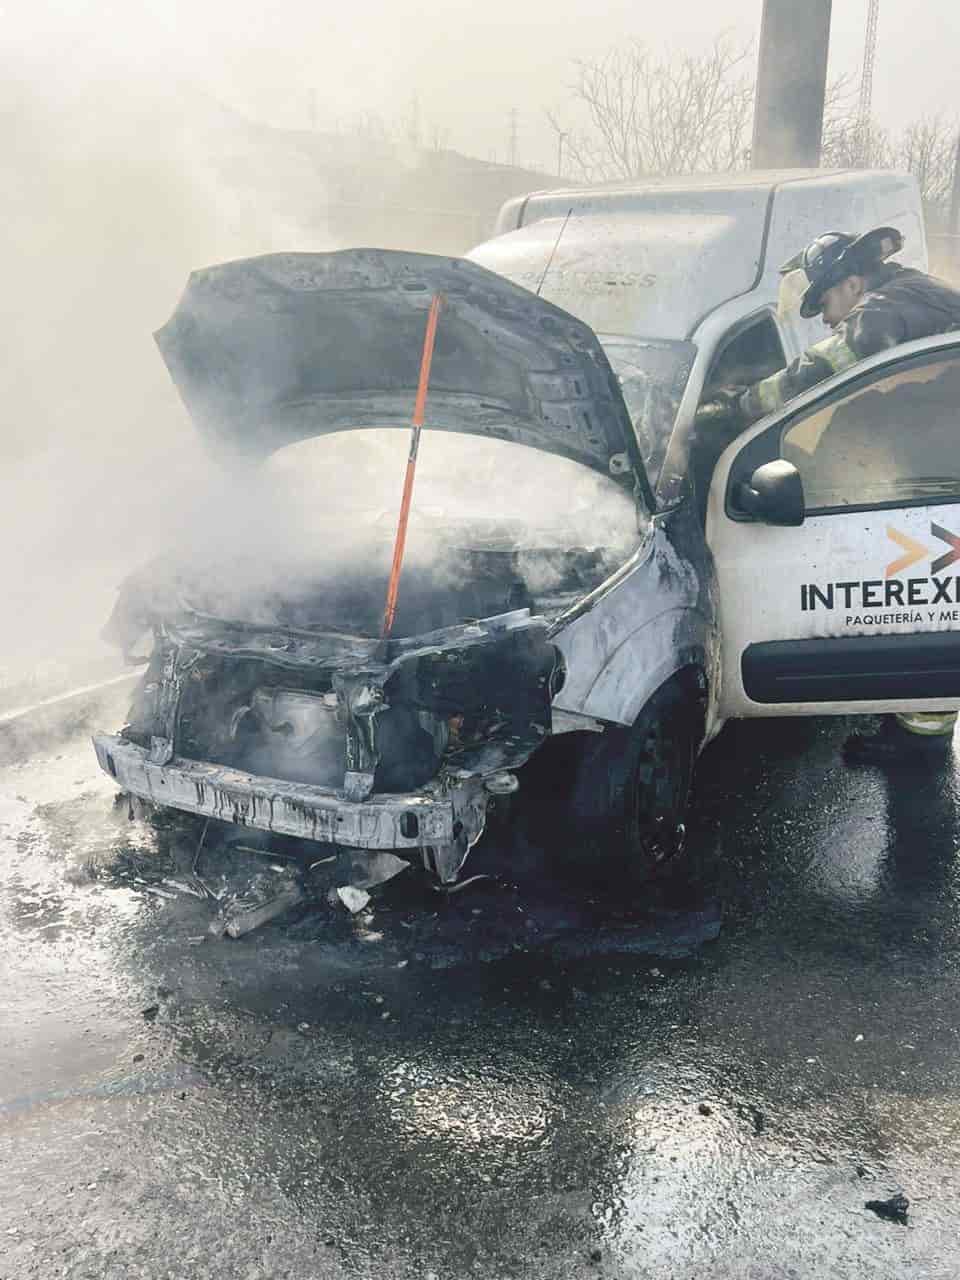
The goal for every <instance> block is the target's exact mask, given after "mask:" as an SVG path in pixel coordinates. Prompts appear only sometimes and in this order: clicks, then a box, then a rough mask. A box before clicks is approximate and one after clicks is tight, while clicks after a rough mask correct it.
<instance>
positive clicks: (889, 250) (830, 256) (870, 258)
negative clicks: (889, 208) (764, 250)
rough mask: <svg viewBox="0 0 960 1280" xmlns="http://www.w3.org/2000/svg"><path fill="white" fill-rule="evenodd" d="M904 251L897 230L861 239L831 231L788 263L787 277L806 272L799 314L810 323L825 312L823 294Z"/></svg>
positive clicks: (886, 229) (880, 229) (878, 231)
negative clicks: (789, 273) (848, 277)
mask: <svg viewBox="0 0 960 1280" xmlns="http://www.w3.org/2000/svg"><path fill="white" fill-rule="evenodd" d="M902 248H903V236H902V235H901V234H900V232H899V231H897V230H896V229H895V228H894V227H877V228H876V229H875V230H873V231H868V232H866V234H865V235H862V236H851V235H847V234H845V233H844V232H842V231H828V232H826V233H825V234H824V235H822V236H817V238H816V240H814V241H813V243H812V244H808V245H807V247H806V248H805V249H804V250H803V251H802V252H801V253H798V254H797V256H796V257H795V258H791V259H790V261H789V262H785V263H784V264H783V266H782V267H781V268H780V270H781V272H782V273H784V274H786V273H787V272H790V271H796V270H798V269H801V270H803V272H804V273H805V275H806V277H807V280H808V281H809V284H808V285H807V289H806V292H805V293H804V295H803V301H802V302H801V304H800V314H801V315H802V316H803V317H804V319H806V320H809V319H811V318H812V317H813V316H817V315H819V314H820V312H821V311H822V310H823V295H824V294H825V293H826V291H827V290H828V289H832V288H833V286H834V285H837V284H839V283H840V282H841V280H845V279H846V278H847V276H856V275H867V274H869V272H871V271H873V270H875V269H876V268H877V267H878V266H879V265H880V264H881V262H885V261H886V260H887V258H889V257H892V256H893V254H895V253H899V252H900V250H901V249H902Z"/></svg>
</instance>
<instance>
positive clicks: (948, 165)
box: [895, 116, 957, 221]
mask: <svg viewBox="0 0 960 1280" xmlns="http://www.w3.org/2000/svg"><path fill="white" fill-rule="evenodd" d="M956 155H957V127H956V125H955V124H948V123H947V122H946V121H945V120H943V119H942V117H940V116H933V117H931V118H929V119H926V120H917V121H915V122H914V123H913V124H911V125H908V126H907V128H906V129H905V130H904V132H903V134H902V135H901V136H900V138H899V139H898V143H897V146H896V149H895V164H896V167H897V168H898V169H901V168H902V169H909V171H910V172H911V173H912V174H913V175H914V176H915V177H916V179H917V181H918V182H919V184H920V190H921V192H922V194H923V199H924V202H925V204H926V205H927V207H928V209H929V210H930V212H931V213H932V214H934V215H937V214H940V215H942V217H943V219H944V221H946V216H947V211H948V209H949V208H950V197H951V194H952V191H953V170H954V164H955V163H956Z"/></svg>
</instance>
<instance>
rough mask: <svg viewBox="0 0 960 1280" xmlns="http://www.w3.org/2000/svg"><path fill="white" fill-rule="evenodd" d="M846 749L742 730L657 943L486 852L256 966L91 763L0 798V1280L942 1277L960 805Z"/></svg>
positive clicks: (951, 780)
mask: <svg viewBox="0 0 960 1280" xmlns="http://www.w3.org/2000/svg"><path fill="white" fill-rule="evenodd" d="M847 727H848V726H845V725H843V724H841V723H833V724H827V725H825V724H822V723H821V724H814V723H812V722H794V723H780V724H768V725H762V724H761V725H753V726H734V727H733V728H731V729H728V730H727V731H726V732H725V733H724V734H723V735H722V737H721V739H720V740H719V741H718V743H717V744H715V745H714V746H713V747H712V748H711V749H710V751H709V753H708V755H707V756H706V757H705V758H704V761H703V762H702V769H701V777H700V785H699V791H698V802H697V810H696V815H695V820H694V822H693V824H692V831H691V858H692V865H693V868H694V872H695V875H694V885H695V887H693V888H687V887H684V886H683V885H682V884H677V885H674V886H672V887H669V888H668V889H667V891H666V893H665V896H663V897H661V898H660V899H659V900H658V901H657V902H655V903H652V904H649V903H648V904H646V907H645V908H644V910H643V911H641V912H640V913H639V914H638V913H637V911H636V910H634V909H632V908H631V909H628V908H627V906H626V904H625V903H624V902H623V900H622V895H614V897H613V899H612V900H611V899H602V900H597V899H596V896H595V894H594V893H593V891H592V890H588V889H580V890H577V889H576V887H575V886H567V885H561V887H560V888H556V889H555V888H549V889H545V888H543V885H542V879H541V880H540V881H539V883H538V878H539V877H542V875H543V866H542V865H540V864H538V858H540V857H541V856H548V855H549V851H548V854H547V855H541V854H539V853H538V852H537V851H536V850H535V849H532V847H531V846H530V845H529V843H526V844H525V843H524V842H523V841H522V840H521V841H520V842H519V845H518V844H517V840H516V839H514V838H513V837H510V836H507V835H503V836H501V837H499V838H498V839H499V840H500V844H499V845H497V847H496V848H495V849H492V851H491V852H489V853H488V854H486V855H482V854H480V853H479V851H478V853H477V855H476V856H475V860H474V863H473V869H474V870H478V871H479V870H482V869H483V867H484V859H485V858H486V857H489V859H490V864H489V865H491V866H494V865H495V864H497V860H498V859H499V860H500V861H499V867H500V870H501V873H504V874H506V873H505V872H504V868H505V867H506V868H507V869H508V870H509V868H510V865H511V859H513V860H514V863H515V866H514V871H515V874H514V875H513V877H512V878H513V880H514V881H515V883H513V884H506V885H494V886H490V885H479V886H476V887H474V888H473V889H471V890H468V891H465V892H464V893H463V894H460V895H458V896H457V898H455V899H452V900H450V901H440V900H439V899H438V898H437V897H436V896H435V895H431V894H430V893H429V892H428V891H426V890H421V889H418V888H417V887H416V886H411V885H408V886H407V887H405V888H400V889H397V888H396V886H395V891H394V892H393V897H390V896H389V895H388V897H387V899H386V901H379V902H377V903H376V904H375V909H374V910H373V912H372V914H371V913H367V914H365V915H361V916H360V917H358V918H357V919H355V920H350V919H348V918H347V917H346V914H345V913H344V912H342V911H340V912H335V911H334V910H333V909H332V908H328V907H326V906H325V905H320V906H317V907H315V908H312V909H309V910H302V911H298V912H295V913H294V914H293V915H292V916H291V917H290V918H289V919H288V920H286V921H285V922H284V923H283V924H277V925H274V926H271V927H267V928H265V929H263V930H261V931H260V932H258V933H256V934H253V935H251V936H249V937H247V938H245V939H240V940H237V941H229V940H222V939H216V938H214V937H212V936H211V935H210V934H209V933H208V932H207V929H208V925H209V921H210V909H209V907H208V905H207V904H206V903H204V902H202V901H200V900H198V899H195V898H191V897H188V896H183V895H180V894H177V893H175V892H174V893H171V891H170V890H169V887H168V888H167V889H166V890H165V889H164V888H163V885H162V883H161V881H162V879H163V877H164V876H165V875H171V874H174V873H175V872H176V871H177V870H182V868H183V865H184V859H186V861H187V863H188V864H189V861H190V858H191V856H192V852H193V849H194V848H195V842H196V827H195V826H192V825H191V824H190V823H179V822H174V823H170V824H160V825H159V826H157V825H149V824H146V823H143V822H133V823H131V822H130V821H129V820H128V817H127V810H126V807H125V806H123V805H120V806H117V805H115V804H114V802H113V796H114V792H113V788H112V785H111V784H110V782H109V780H108V779H106V778H103V777H101V776H100V775H99V773H98V771H97V769H96V766H95V762H94V760H93V754H92V751H91V750H90V749H89V747H88V746H87V745H86V744H85V742H84V741H83V740H75V741H72V742H69V743H66V744H63V745H61V746H55V747H50V748H48V749H47V750H46V751H45V752H44V753H43V754H41V755H40V756H37V757H35V758H33V759H32V760H30V761H26V762H19V763H18V762H13V763H8V764H6V765H5V766H4V767H3V768H2V769H0V931H2V936H0V957H2V958H0V966H2V982H3V998H2V1002H0V1280H14V1278H17V1280H19V1278H20V1277H34V1276H35V1277H45V1278H46V1277H50V1276H67V1277H71V1278H72V1280H80V1277H84V1278H86V1277H91V1278H92V1277H97V1278H100V1277H111V1278H112V1277H118V1278H119V1277H123V1278H124V1280H126V1278H127V1277H141V1276H143V1277H151V1280H153V1278H160V1277H207V1276H216V1277H235V1276H236V1277H261V1276H270V1277H274V1276H276V1277H280V1276H289V1277H296V1278H300V1277H339V1276H364V1277H366V1276H369V1277H378V1278H379V1277H384V1278H386V1277H389V1278H391V1280H393V1278H394V1277H396V1278H397V1280H406V1277H419V1278H420V1280H426V1278H428V1277H435V1278H436V1280H453V1278H454V1277H456V1278H458V1280H459V1278H461V1277H478V1278H483V1280H500V1278H501V1277H503V1278H505V1277H517V1278H518V1280H520V1278H527V1277H530V1278H533V1277H537V1278H541V1277H542V1278H544V1280H545V1278H547V1277H550V1278H551V1280H553V1278H554V1277H557V1278H559V1277H580V1276H583V1277H588V1276H597V1277H621V1278H624V1280H625V1278H627V1277H630V1278H633V1277H636V1278H637V1280H639V1278H640V1277H643V1278H644V1280H654V1278H656V1280H666V1278H667V1277H671V1278H675V1280H681V1278H683V1280H687V1278H688V1277H689V1278H692V1277H698V1278H699V1277H703V1276H706V1275H709V1276H717V1277H744V1278H746V1277H750V1278H751V1280H779V1278H780V1277H784V1278H785V1277H798V1278H799V1277H802V1278H803V1280H806V1278H807V1277H818V1278H819V1277H869V1278H873V1277H884V1278H886V1277H905V1276H909V1277H944V1278H945V1277H955V1276H957V1275H958V1274H960V1243H958V1230H957V1222H958V1219H957V1193H958V1182H960V1173H958V1157H960V1093H958V1091H960V1052H958V1028H960V983H958V972H957V970H958V966H957V958H958V954H960V952H958V943H960V876H958V862H957V849H958V845H960V831H958V821H960V819H958V811H957V778H956V776H955V775H954V773H953V770H952V768H951V769H950V770H949V771H947V773H946V774H943V775H940V776H934V775H931V774H929V773H924V772H922V771H916V772H910V771H903V772H901V773H899V774H898V775H896V776H895V777H893V776H890V777H888V776H885V775H884V774H882V773H880V772H879V771H877V770H862V771H852V770H848V769H846V768H845V767H844V766H843V765H842V763H841V761H840V757H839V754H838V747H839V743H840V741H841V740H842V737H843V734H844V732H845V731H846V728H847ZM217 838H218V839H219V836H218V837H217ZM213 843H214V844H216V840H214V841H213ZM511 844H512V845H513V847H511ZM213 857H214V862H213V863H212V864H211V874H212V872H213V871H215V870H216V866H215V857H216V855H215V854H214V855H213ZM506 878H507V879H510V878H511V877H510V876H509V875H507V876H506ZM138 881H139V883H137V882H138ZM158 889H159V891H160V892H161V893H164V892H165V893H167V895H168V896H158V893H157V890H158ZM150 890H153V891H152V892H151V891H150ZM721 914H722V921H723V924H722V928H721V929H720V931H719V936H718V937H715V938H714V935H715V934H716V933H717V923H718V921H719V919H720V917H721ZM711 938H713V940H710V939H711ZM899 1190H902V1191H903V1192H904V1193H905V1194H906V1195H907V1197H908V1198H909V1200H910V1210H909V1216H908V1219H907V1222H906V1225H903V1224H900V1223H896V1222H888V1221H884V1220H882V1219H880V1218H879V1217H877V1216H876V1215H875V1214H874V1213H873V1212H871V1211H869V1210H867V1209H866V1208H865V1207H864V1205H865V1202H866V1201H867V1200H869V1199H885V1198H886V1197H887V1196H889V1195H890V1194H891V1193H893V1192H895V1191H899Z"/></svg>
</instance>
